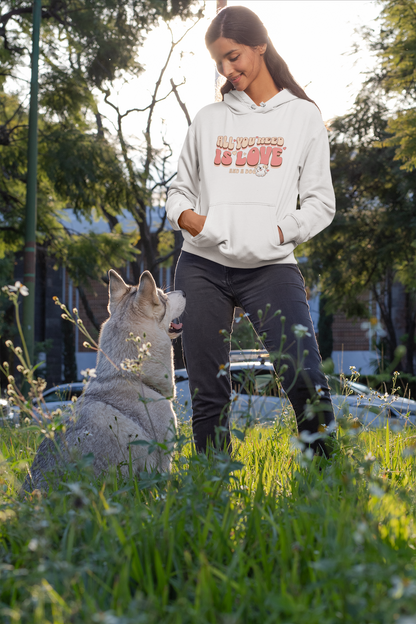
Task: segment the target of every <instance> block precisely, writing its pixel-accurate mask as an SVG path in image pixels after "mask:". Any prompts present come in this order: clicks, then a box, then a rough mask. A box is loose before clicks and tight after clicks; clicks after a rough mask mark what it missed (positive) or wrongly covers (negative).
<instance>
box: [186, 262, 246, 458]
mask: <svg viewBox="0 0 416 624" xmlns="http://www.w3.org/2000/svg"><path fill="white" fill-rule="evenodd" d="M224 268H225V267H223V266H222V265H220V264H218V263H216V262H211V261H210V260H206V259H205V258H200V257H199V256H196V255H194V254H190V253H186V252H182V253H181V255H180V258H179V261H178V264H177V267H176V274H175V289H180V290H183V291H184V293H185V294H186V308H185V311H184V313H183V315H182V317H181V321H182V323H183V332H182V344H183V352H184V358H185V365H186V368H187V371H188V377H189V386H190V391H191V396H192V411H193V417H192V428H193V433H194V439H195V446H196V449H197V451H198V452H201V451H205V450H206V447H207V444H208V443H211V444H214V445H217V444H216V442H218V444H219V445H220V446H221V447H222V446H223V445H224V443H225V444H226V445H227V447H229V445H230V433H229V423H228V413H224V409H225V406H226V405H228V404H229V402H230V394H231V379H230V374H229V372H228V371H227V374H226V375H220V376H219V377H217V375H218V371H219V369H220V366H221V365H224V364H225V363H227V362H228V361H229V358H230V343H229V341H227V342H224V336H223V335H222V334H221V333H220V331H221V330H222V329H226V330H227V331H228V332H231V327H232V323H233V318H234V308H235V304H234V300H233V296H232V294H230V292H229V290H228V288H227V284H226V282H225V279H224ZM218 426H222V427H225V428H226V429H227V432H224V431H223V432H222V433H221V434H220V435H219V437H218V440H216V434H215V428H216V427H218Z"/></svg>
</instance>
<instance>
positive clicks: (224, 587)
mask: <svg viewBox="0 0 416 624" xmlns="http://www.w3.org/2000/svg"><path fill="white" fill-rule="evenodd" d="M58 423H59V419H58ZM41 426H42V425H41ZM43 426H44V424H43ZM54 426H55V425H54V421H51V422H50V423H49V424H48V431H49V432H52V431H53V428H54ZM44 433H45V429H43V432H42V429H41V427H40V426H38V425H36V426H35V425H33V424H31V422H25V421H22V423H21V426H20V427H17V428H16V427H4V428H2V429H1V430H0V436H1V438H0V620H1V622H2V623H3V622H4V624H14V623H19V624H20V623H22V624H47V623H50V624H63V623H66V622H74V623H84V622H85V623H88V624H90V623H95V622H103V623H106V624H130V623H131V624H139V623H146V624H160V622H163V623H166V624H188V623H189V624H191V623H192V624H194V623H195V624H196V623H198V624H205V623H210V624H214V623H215V624H217V623H220V624H237V623H244V624H246V623H253V624H254V623H256V624H258V623H262V624H263V623H264V624H274V623H280V622H281V623H285V624H304V623H305V622H308V624H315V623H316V624H318V623H319V624H333V623H334V622H353V623H354V624H356V623H357V622H359V623H360V624H361V623H362V624H367V623H368V624H370V623H371V624H374V623H383V624H391V623H393V622H396V623H398V624H413V623H414V622H416V618H415V610H416V567H415V563H416V552H415V547H416V540H415V537H416V532H415V513H416V512H415V509H416V507H415V503H416V500H415V483H416V479H415V459H414V456H415V452H416V435H415V432H414V429H411V428H409V427H405V428H404V429H402V430H400V431H391V430H390V428H389V426H388V425H387V426H386V428H384V429H367V430H366V429H364V428H361V429H358V428H354V427H352V426H351V422H350V421H349V420H348V418H344V419H343V420H342V421H341V425H340V426H339V427H338V429H337V432H336V443H335V451H334V454H333V455H332V457H331V459H330V460H327V459H324V458H319V457H310V456H308V454H302V452H301V448H300V447H301V443H300V441H299V439H298V438H297V437H296V428H295V420H294V416H293V414H292V413H291V412H289V411H288V412H286V414H285V415H284V418H282V419H280V420H278V421H275V422H274V423H273V424H272V425H270V424H269V425H268V426H260V425H252V426H248V427H244V428H243V429H242V430H241V429H239V430H235V432H234V433H235V435H234V436H233V444H234V451H233V454H232V456H231V457H230V456H229V455H226V454H223V453H220V452H212V453H211V454H208V455H204V454H202V455H197V454H195V452H194V448H193V445H192V443H191V432H190V428H189V425H188V424H187V423H183V422H182V423H180V427H179V432H178V437H177V441H176V450H175V454H174V462H173V470H172V473H171V474H159V473H148V472H146V473H142V474H140V476H139V478H137V477H134V476H133V473H132V471H130V475H129V477H122V475H121V473H120V471H119V470H117V468H114V469H112V470H110V471H109V472H108V474H106V475H105V476H102V477H100V478H98V479H97V478H95V477H94V475H93V472H92V468H91V458H90V457H88V456H87V457H84V458H83V459H82V460H81V461H80V462H78V463H75V464H74V465H72V466H69V467H68V470H67V472H66V474H65V475H64V477H63V479H62V481H61V482H60V485H59V487H58V488H57V489H54V490H53V489H51V490H50V491H49V492H48V493H45V494H42V493H40V492H39V491H35V492H34V493H33V494H31V495H28V496H26V498H21V497H19V490H20V486H21V484H22V482H23V479H24V478H25V476H26V473H27V465H28V464H29V465H30V464H31V462H32V460H33V457H34V455H35V453H36V449H37V447H38V446H39V444H40V442H41V440H42V437H43V435H44Z"/></svg>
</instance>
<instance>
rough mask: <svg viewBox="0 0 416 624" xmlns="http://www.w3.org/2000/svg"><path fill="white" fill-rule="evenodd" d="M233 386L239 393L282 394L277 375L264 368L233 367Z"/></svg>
mask: <svg viewBox="0 0 416 624" xmlns="http://www.w3.org/2000/svg"><path fill="white" fill-rule="evenodd" d="M231 387H232V389H233V391H234V392H236V393H237V394H251V395H264V396H274V397H277V396H280V391H279V385H278V383H277V379H276V375H275V374H274V372H273V370H267V369H264V368H260V369H257V368H242V369H231Z"/></svg>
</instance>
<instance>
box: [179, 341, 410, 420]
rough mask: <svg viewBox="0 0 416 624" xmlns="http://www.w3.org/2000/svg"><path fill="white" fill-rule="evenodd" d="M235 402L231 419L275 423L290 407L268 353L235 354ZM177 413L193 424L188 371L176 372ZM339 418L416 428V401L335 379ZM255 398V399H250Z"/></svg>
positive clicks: (333, 390) (333, 386) (332, 379)
mask: <svg viewBox="0 0 416 624" xmlns="http://www.w3.org/2000/svg"><path fill="white" fill-rule="evenodd" d="M229 370H230V373H231V386H232V393H233V394H232V398H233V399H234V400H233V401H232V404H231V419H232V420H238V419H240V418H247V414H248V413H249V414H250V418H254V419H257V420H258V421H260V422H265V421H274V420H276V419H278V418H281V417H282V414H283V412H284V411H285V410H286V409H287V408H288V407H289V406H290V403H289V400H288V398H287V396H286V395H285V393H284V391H283V390H281V389H279V388H278V385H277V383H276V376H275V374H274V369H273V365H272V363H271V362H270V360H269V356H268V353H267V351H260V350H259V351H255V350H247V351H246V350H242V351H234V352H231V363H230V366H229ZM175 379H176V394H177V399H176V403H177V413H178V416H179V417H180V418H183V419H184V420H189V419H190V418H191V416H192V405H191V395H190V390H189V382H188V374H187V372H186V369H184V368H183V369H178V370H176V371H175ZM329 385H330V391H331V399H332V403H333V405H334V411H335V417H336V418H338V417H339V416H342V415H344V414H345V415H348V414H351V415H352V416H353V417H354V418H357V419H358V422H359V423H360V424H362V425H366V426H371V427H383V426H385V425H386V422H387V419H389V423H390V424H391V425H392V426H393V427H403V426H404V425H405V424H412V425H416V401H412V400H410V399H402V398H401V397H396V396H395V395H384V396H380V395H379V394H378V393H377V392H374V391H372V390H371V389H370V388H368V387H367V386H365V385H364V384H360V383H356V382H349V381H348V380H347V381H345V386H347V387H346V388H345V386H344V383H343V382H342V381H341V380H340V378H339V377H336V376H334V375H332V376H330V378H329ZM348 393H350V394H348ZM250 394H251V397H250V396H249V395H250Z"/></svg>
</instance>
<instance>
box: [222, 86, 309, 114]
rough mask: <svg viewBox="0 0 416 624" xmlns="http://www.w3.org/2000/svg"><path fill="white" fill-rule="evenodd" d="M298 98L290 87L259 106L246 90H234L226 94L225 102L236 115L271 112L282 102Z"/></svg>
mask: <svg viewBox="0 0 416 624" xmlns="http://www.w3.org/2000/svg"><path fill="white" fill-rule="evenodd" d="M297 99H299V98H298V97H297V96H296V95H293V93H291V92H290V91H289V90H288V89H283V91H280V92H279V93H277V94H276V95H274V96H273V97H272V98H271V99H270V100H267V102H262V103H261V105H260V106H257V104H255V103H254V102H253V100H252V99H251V97H249V96H248V95H247V93H245V91H236V90H233V91H229V92H228V93H226V94H225V95H224V103H225V104H226V105H227V106H228V108H229V109H230V111H231V112H232V113H234V114H235V115H247V114H252V113H261V114H264V113H269V112H270V111H272V110H275V109H276V108H278V107H279V106H282V104H287V102H291V101H292V100H297Z"/></svg>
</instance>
